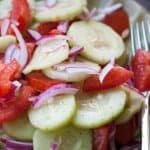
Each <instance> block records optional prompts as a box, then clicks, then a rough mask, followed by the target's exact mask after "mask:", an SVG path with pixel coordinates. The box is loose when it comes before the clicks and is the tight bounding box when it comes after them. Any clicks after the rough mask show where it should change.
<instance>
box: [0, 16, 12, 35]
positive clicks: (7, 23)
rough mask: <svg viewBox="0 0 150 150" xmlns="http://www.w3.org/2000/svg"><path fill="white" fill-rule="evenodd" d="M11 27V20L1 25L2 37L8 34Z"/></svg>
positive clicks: (5, 20) (6, 20)
mask: <svg viewBox="0 0 150 150" xmlns="http://www.w3.org/2000/svg"><path fill="white" fill-rule="evenodd" d="M9 25H10V20H9V19H4V21H3V22H2V25H1V36H4V35H6V34H7V31H8V28H9Z"/></svg>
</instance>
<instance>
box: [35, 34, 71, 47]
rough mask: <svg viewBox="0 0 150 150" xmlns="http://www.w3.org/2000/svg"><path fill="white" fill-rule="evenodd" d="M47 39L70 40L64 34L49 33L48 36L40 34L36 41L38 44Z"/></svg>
mask: <svg viewBox="0 0 150 150" xmlns="http://www.w3.org/2000/svg"><path fill="white" fill-rule="evenodd" d="M49 40H66V41H69V40H71V38H70V37H68V36H66V35H49V36H42V37H41V38H40V39H39V40H38V41H37V42H36V44H37V45H40V44H42V43H44V42H47V41H49Z"/></svg>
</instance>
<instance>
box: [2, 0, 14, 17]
mask: <svg viewBox="0 0 150 150" xmlns="http://www.w3.org/2000/svg"><path fill="white" fill-rule="evenodd" d="M11 9H12V3H11V2H8V0H0V18H7V17H8V16H9V15H10V11H11Z"/></svg>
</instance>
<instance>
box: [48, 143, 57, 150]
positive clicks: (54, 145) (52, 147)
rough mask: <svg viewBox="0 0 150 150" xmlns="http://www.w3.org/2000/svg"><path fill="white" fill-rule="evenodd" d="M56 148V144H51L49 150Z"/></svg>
mask: <svg viewBox="0 0 150 150" xmlns="http://www.w3.org/2000/svg"><path fill="white" fill-rule="evenodd" d="M57 148H58V145H57V144H52V145H51V147H50V150H57Z"/></svg>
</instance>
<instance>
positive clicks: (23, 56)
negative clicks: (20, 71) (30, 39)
mask: <svg viewBox="0 0 150 150" xmlns="http://www.w3.org/2000/svg"><path fill="white" fill-rule="evenodd" d="M11 28H12V29H13V31H14V32H15V34H16V37H17V39H18V41H19V45H20V61H19V62H20V64H21V66H22V68H24V67H25V65H26V64H27V61H28V51H27V46H26V43H25V41H24V39H23V36H22V34H21V33H20V31H19V29H18V28H17V27H16V25H14V24H11Z"/></svg>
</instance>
